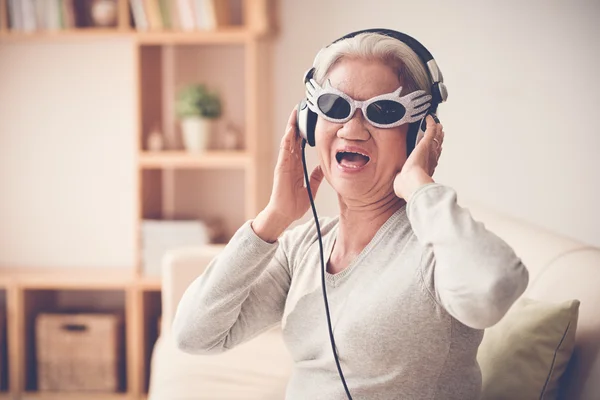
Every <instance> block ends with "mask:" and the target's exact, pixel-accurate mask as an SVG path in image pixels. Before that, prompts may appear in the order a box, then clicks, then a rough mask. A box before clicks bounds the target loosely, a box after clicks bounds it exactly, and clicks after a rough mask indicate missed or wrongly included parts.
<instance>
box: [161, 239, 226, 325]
mask: <svg viewBox="0 0 600 400" xmlns="http://www.w3.org/2000/svg"><path fill="white" fill-rule="evenodd" d="M222 249H223V246H222V245H205V246H194V247H183V248H179V249H176V250H171V251H169V252H167V254H165V256H164V258H163V260H162V294H161V297H162V318H161V327H160V329H161V332H163V333H166V332H168V331H170V329H171V323H172V321H173V318H174V316H175V311H176V310H177V305H178V304H179V300H181V297H182V296H183V293H184V292H185V290H186V289H187V287H188V286H189V285H190V284H191V283H192V282H193V281H194V279H196V278H197V277H198V276H200V275H202V273H203V272H204V271H205V270H206V268H207V266H208V265H209V263H210V262H211V261H212V259H213V258H214V257H216V256H217V254H219V252H220V251H221V250H222Z"/></svg>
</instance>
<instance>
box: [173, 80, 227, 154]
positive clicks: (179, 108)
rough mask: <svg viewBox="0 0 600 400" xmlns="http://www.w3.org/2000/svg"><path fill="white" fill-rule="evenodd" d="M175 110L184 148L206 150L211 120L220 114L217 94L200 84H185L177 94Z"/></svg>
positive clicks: (196, 150) (197, 150)
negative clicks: (179, 123) (179, 122)
mask: <svg viewBox="0 0 600 400" xmlns="http://www.w3.org/2000/svg"><path fill="white" fill-rule="evenodd" d="M175 111H176V113H177V117H178V118H179V120H180V121H181V130H182V135H183V143H184V145H185V147H186V149H187V150H188V151H192V152H196V153H198V152H202V151H204V150H206V147H207V145H208V142H209V139H210V131H211V128H212V122H213V121H214V120H215V119H216V118H219V117H220V116H221V101H220V99H219V96H217V95H216V94H215V93H211V92H210V91H209V90H208V89H207V87H206V86H205V85H202V84H192V85H188V86H185V87H184V88H183V89H181V90H180V91H179V93H178V94H177V99H176V103H175Z"/></svg>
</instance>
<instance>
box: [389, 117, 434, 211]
mask: <svg viewBox="0 0 600 400" xmlns="http://www.w3.org/2000/svg"><path fill="white" fill-rule="evenodd" d="M436 119H437V118H436ZM426 121H427V128H426V130H425V135H424V136H423V139H421V141H420V142H419V143H418V144H417V146H416V147H415V149H414V150H413V151H412V153H411V154H410V156H409V157H408V159H407V160H406V162H405V163H404V165H403V166H402V169H401V170H400V172H399V173H398V175H396V178H395V179H394V192H395V193H396V196H398V197H400V198H402V199H404V200H405V201H406V202H408V200H409V199H410V196H411V195H412V194H413V193H414V192H415V190H417V189H418V188H419V187H420V186H423V185H426V184H428V183H431V182H433V179H432V176H433V172H434V171H435V167H437V165H438V160H439V159H440V155H441V154H442V142H443V141H444V131H443V126H442V124H440V123H439V120H438V121H437V122H438V123H436V121H435V120H434V119H433V117H432V116H431V115H428V116H427V118H426Z"/></svg>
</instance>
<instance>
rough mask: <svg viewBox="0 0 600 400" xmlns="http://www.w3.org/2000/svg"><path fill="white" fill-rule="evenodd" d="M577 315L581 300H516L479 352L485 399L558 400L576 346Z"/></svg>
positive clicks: (486, 338)
mask: <svg viewBox="0 0 600 400" xmlns="http://www.w3.org/2000/svg"><path fill="white" fill-rule="evenodd" d="M578 316H579V300H570V301H567V302H563V303H560V304H556V303H548V302H542V301H538V300H532V299H528V298H520V299H519V300H517V301H516V302H515V304H514V305H513V307H512V308H511V309H510V310H509V311H508V312H507V313H506V315H505V316H504V318H503V319H502V320H501V321H500V322H498V323H497V324H496V325H494V326H492V327H491V328H488V329H486V331H485V333H484V336H483V341H482V342H481V345H480V347H479V352H478V354H477V361H478V362H479V365H480V367H481V374H482V378H483V393H482V397H481V399H482V400H501V399H506V400H515V399H542V400H547V399H556V398H558V383H559V380H560V377H561V376H562V375H563V373H564V372H565V369H566V368H567V364H568V362H569V359H570V358H571V354H572V353H573V348H574V346H575V331H576V329H577V318H578Z"/></svg>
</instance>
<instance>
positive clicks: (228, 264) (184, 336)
mask: <svg viewBox="0 0 600 400" xmlns="http://www.w3.org/2000/svg"><path fill="white" fill-rule="evenodd" d="M314 66H315V70H314V84H315V87H318V88H320V89H322V88H328V89H327V90H329V91H333V92H336V93H338V94H339V93H343V94H344V95H345V97H346V98H348V99H350V101H367V100H369V99H373V98H374V97H376V96H381V95H384V94H393V93H396V94H397V95H398V96H406V95H408V94H410V93H412V92H414V91H416V90H424V91H425V92H427V93H430V83H429V78H428V75H427V71H426V69H425V67H424V65H423V63H422V62H421V61H420V59H419V58H418V57H417V56H416V55H415V53H414V52H413V51H412V50H411V49H410V48H409V47H408V46H406V45H405V44H404V43H402V42H401V41H399V40H397V39H394V38H391V37H388V36H386V35H381V34H378V33H365V34H359V35H356V36H354V37H352V38H348V39H345V40H340V41H337V42H335V43H334V44H332V45H330V46H328V47H327V48H325V49H324V50H323V51H321V52H320V53H319V55H318V56H317V58H316V60H315V65H314ZM399 89H400V90H399ZM309 97H310V94H309ZM309 100H311V99H310V98H309ZM313 100H314V99H313ZM316 112H317V114H318V115H319V116H318V120H317V122H316V128H315V142H316V146H315V147H316V151H317V153H318V157H319V165H318V166H317V167H316V168H315V169H314V171H313V172H312V174H311V177H310V185H311V189H312V192H313V193H314V192H316V191H317V188H318V186H319V184H320V183H321V181H322V179H323V177H325V179H327V181H328V182H329V184H330V185H331V186H332V187H333V189H334V190H335V191H336V192H337V196H338V202H339V207H340V214H339V216H338V217H336V218H321V219H320V226H321V233H322V243H323V247H324V255H325V257H324V259H325V265H326V276H325V282H326V289H327V298H328V304H329V310H330V315H331V324H332V326H333V335H334V336H335V345H336V350H337V358H338V359H339V364H340V367H341V370H343V377H344V378H345V382H344V384H342V380H341V379H340V371H338V367H337V365H336V359H335V358H334V355H333V352H332V348H331V344H330V337H329V331H328V325H327V319H326V318H325V308H324V302H323V297H322V296H323V294H322V291H321V279H320V272H321V271H320V265H321V259H320V248H319V242H318V236H317V231H316V228H315V224H314V222H313V221H310V222H308V223H306V224H303V225H299V226H297V227H294V228H293V229H287V228H288V227H289V226H290V225H291V224H292V223H293V222H294V221H295V220H297V219H299V218H301V217H302V216H303V215H304V214H305V213H306V212H307V211H308V209H309V201H308V199H307V196H306V188H305V187H304V183H303V168H302V163H301V154H300V153H301V138H300V136H299V135H298V132H297V128H296V118H297V116H296V111H293V112H292V114H291V115H290V118H289V121H288V124H287V128H286V131H285V134H284V136H283V139H282V142H281V148H280V151H279V157H278V161H277V166H276V168H275V176H274V185H273V190H272V194H271V198H270V201H269V203H268V205H267V206H266V207H265V209H264V210H263V211H262V212H260V213H259V214H258V215H257V216H256V218H255V219H253V220H251V221H248V222H246V223H245V224H244V225H243V226H242V227H241V228H240V229H239V230H238V231H237V232H236V234H235V235H234V236H233V238H232V239H231V241H230V242H229V243H228V244H227V246H226V247H225V249H224V250H223V252H222V253H221V254H220V255H219V256H218V257H217V258H216V259H215V260H213V262H212V263H211V265H210V268H209V269H208V270H207V271H206V272H205V273H204V274H203V275H202V276H201V277H199V278H197V279H196V280H195V281H194V282H193V283H192V284H191V285H190V287H189V288H188V289H187V291H186V293H185V294H184V296H183V298H182V300H181V303H180V304H179V308H178V311H177V314H176V317H175V321H174V332H175V335H176V338H177V342H178V345H179V347H180V348H181V349H182V350H184V351H187V352H190V353H199V354H212V353H219V352H223V351H227V350H228V349H231V348H233V347H235V346H237V345H239V344H240V343H243V342H245V341H248V340H249V339H251V338H253V337H255V336H256V335H258V334H260V333H261V332H263V331H265V330H267V329H269V328H271V327H273V326H274V325H277V324H281V327H282V332H283V338H284V341H285V343H286V346H287V348H288V349H289V352H290V353H291V356H292V359H293V361H294V370H293V375H292V377H291V379H290V381H289V383H288V386H287V395H286V398H287V399H290V400H307V399H311V400H312V399H327V400H331V399H333V400H336V399H343V398H347V397H349V396H348V395H349V394H351V396H352V397H354V398H356V399H368V400H374V399H411V400H415V399H444V400H450V399H460V400H466V399H477V398H478V397H479V395H480V391H481V372H480V369H479V366H478V364H477V360H476V355H477V349H478V346H479V344H480V342H481V339H482V336H483V332H484V329H485V328H487V327H490V326H492V325H494V324H495V323H496V322H498V321H499V320H500V319H501V318H502V316H503V315H504V314H505V313H506V311H507V310H508V309H509V308H510V307H511V305H512V304H513V302H514V301H515V300H516V299H517V298H518V297H519V296H520V295H521V294H522V293H523V292H524V290H525V288H526V286H527V284H528V272H527V269H526V268H525V267H524V266H523V264H522V263H521V260H520V259H519V258H518V257H517V256H516V255H515V253H514V252H513V250H512V249H511V248H510V247H509V246H508V245H507V244H506V243H505V242H503V241H502V240H501V239H500V238H498V237H497V236H496V235H494V234H493V233H491V232H489V231H488V230H486V228H485V227H484V226H483V224H481V223H479V222H477V221H475V220H474V219H473V218H472V217H471V215H470V213H469V211H468V210H467V209H465V208H462V207H460V206H459V205H458V204H457V196H456V192H455V191H454V190H453V189H452V188H450V187H448V186H446V185H443V184H440V183H436V182H434V180H433V179H432V175H433V171H434V169H435V167H436V165H437V162H438V159H439V157H440V153H441V149H442V146H441V144H442V141H443V139H444V132H443V131H442V126H441V125H440V124H439V123H437V122H436V120H435V119H434V118H433V117H432V116H427V119H426V122H427V128H426V132H425V135H424V138H423V139H422V140H421V141H419V142H418V144H417V146H416V147H415V148H414V150H413V151H411V152H410V154H409V156H408V157H407V154H408V151H407V139H406V136H407V130H408V124H402V125H399V126H392V127H381V126H379V127H378V126H375V125H373V120H372V118H370V117H369V116H368V114H369V112H364V108H361V107H356V108H355V109H354V113H353V114H352V115H349V116H348V117H347V118H345V120H343V121H338V120H336V119H332V118H325V113H323V112H322V110H321V111H319V110H318V109H316Z"/></svg>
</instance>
